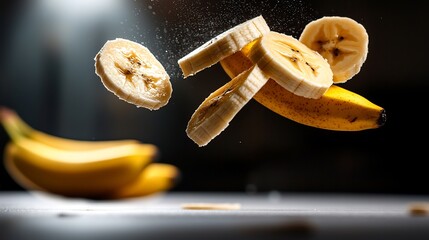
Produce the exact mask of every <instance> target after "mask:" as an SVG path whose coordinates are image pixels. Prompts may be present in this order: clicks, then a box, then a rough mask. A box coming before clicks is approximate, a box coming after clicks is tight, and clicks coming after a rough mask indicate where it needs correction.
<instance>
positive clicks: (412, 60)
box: [0, 0, 429, 194]
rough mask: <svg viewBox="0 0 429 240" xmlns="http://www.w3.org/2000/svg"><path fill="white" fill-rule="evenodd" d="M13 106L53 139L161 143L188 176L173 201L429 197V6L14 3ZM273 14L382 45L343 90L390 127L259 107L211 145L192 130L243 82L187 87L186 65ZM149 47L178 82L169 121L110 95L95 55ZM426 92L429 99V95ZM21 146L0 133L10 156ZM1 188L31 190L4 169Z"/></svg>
mask: <svg viewBox="0 0 429 240" xmlns="http://www.w3.org/2000/svg"><path fill="white" fill-rule="evenodd" d="M0 4H1V8H0V11H1V14H0V36H1V37H0V53H1V56H0V72H1V77H0V105H3V106H7V107H10V108H12V109H14V110H16V111H17V112H18V113H19V114H20V115H21V117H22V118H23V119H24V120H26V121H27V122H28V123H29V124H30V125H32V126H33V127H34V128H37V129H39V130H42V131H45V132H48V133H50V134H54V135H58V136H63V137H69V138H75V139H85V140H108V139H120V138H135V139H139V140H141V141H143V142H149V143H154V144H156V145H158V146H159V148H160V151H161V155H160V158H159V161H160V162H166V163H171V164H174V165H176V166H178V167H179V168H180V169H181V171H182V180H181V182H180V183H179V185H177V187H176V188H175V189H173V191H199V192H203V191H215V192H216V191H219V192H220V191H227V192H244V191H245V192H265V191H286V192H359V193H401V194H429V188H428V187H427V183H428V182H429V180H428V179H427V176H428V168H427V164H426V161H428V157H427V134H428V123H427V122H426V115H427V113H426V112H425V110H426V109H427V108H426V104H427V103H428V102H429V101H428V100H427V95H426V94H427V93H425V91H426V90H427V89H428V87H429V81H428V80H429V79H428V77H429V74H428V70H427V68H428V67H427V61H426V58H427V56H428V54H429V51H428V50H427V47H426V42H427V39H428V37H429V34H428V29H427V26H426V25H427V12H428V10H429V9H428V7H426V4H425V3H424V1H407V2H403V1H399V2H395V1H394V2H389V4H388V5H386V4H385V3H382V2H378V1H344V0H341V1H340V0H338V1H332V0H329V1H326V0H325V1H308V2H306V1H299V0H291V1H280V0H278V1H256V0H240V1H195V0H176V1H162V0H150V1H149V0H144V1H138V0H137V1H136V0H135V1H121V0H63V1H57V0H38V1H22V0H21V1H2V2H1V3H0ZM260 14H262V15H263V16H264V18H265V19H266V21H267V23H268V24H269V25H270V26H271V29H272V30H275V31H278V32H283V33H286V34H289V35H292V36H294V37H299V35H300V32H301V31H302V29H303V28H304V26H305V25H306V24H307V23H308V22H309V21H311V20H313V19H316V18H319V17H322V16H327V15H339V16H347V17H351V18H353V19H355V20H357V21H358V22H360V23H362V24H363V25H364V26H365V27H366V29H367V31H368V34H369V37H370V44H369V53H368V58H367V61H366V62H365V64H364V65H363V68H362V70H361V72H360V73H359V74H358V75H356V76H355V77H354V78H353V79H352V80H350V81H349V82H347V83H345V84H343V85H342V86H343V87H345V88H347V89H349V90H352V91H354V92H356V93H359V94H361V95H363V96H365V97H366V98H368V99H369V100H371V101H372V102H374V103H376V104H378V105H380V106H382V107H384V108H385V109H386V111H387V122H386V125H385V126H383V127H381V128H379V129H373V130H365V131H361V132H334V131H327V130H321V129H315V128H311V127H307V126H304V125H300V124H298V123H295V122H292V121H291V120H289V119H286V118H283V117H281V116H279V115H277V114H275V113H273V112H271V111H270V110H268V109H266V108H265V107H263V106H262V105H260V104H258V103H257V102H256V101H251V102H250V103H249V104H248V105H246V106H245V107H244V108H243V109H242V110H241V111H240V112H239V114H238V115H237V116H236V117H235V118H234V120H233V121H232V122H231V124H230V126H229V127H228V128H227V129H226V130H225V131H224V132H223V133H222V134H221V135H219V136H218V137H217V138H215V139H214V140H213V141H212V142H210V144H208V145H207V146H206V147H203V148H199V147H198V146H197V145H196V144H195V143H193V142H192V141H191V140H190V139H189V138H188V137H187V136H186V133H185V129H186V125H187V122H188V120H189V118H190V117H191V115H192V113H193V112H194V110H195V109H196V108H197V107H198V105H199V104H200V103H201V102H202V101H203V100H204V98H205V97H207V96H208V95H209V94H210V93H211V92H212V91H214V90H215V89H217V88H218V87H220V86H221V85H222V84H223V83H225V82H226V81H227V80H228V79H229V78H228V76H227V75H226V74H225V73H224V72H223V71H222V68H221V67H220V66H219V65H215V66H214V67H212V68H209V69H206V70H204V71H203V72H201V73H199V74H198V75H196V76H193V77H191V78H189V79H186V80H184V79H183V78H182V77H181V72H180V71H179V68H178V65H177V60H178V59H179V58H180V57H182V56H184V55H185V54H187V53H188V52H190V51H191V50H192V49H194V48H196V47H198V46H199V45H201V44H202V43H204V42H206V41H207V40H209V39H210V38H212V37H214V36H215V35H217V34H219V33H221V32H223V31H225V30H226V29H228V28H230V27H233V26H235V25H237V24H239V23H241V22H243V21H245V20H248V19H250V18H252V17H255V16H257V15H260ZM116 37H122V38H128V39H130V40H134V41H137V42H140V43H142V44H144V45H145V46H146V47H148V48H149V49H150V50H151V51H152V52H153V53H154V54H155V55H156V57H157V58H158V59H159V60H160V61H161V62H162V63H163V64H164V66H165V67H166V69H167V71H168V72H169V74H170V76H171V81H172V84H173V96H172V98H171V100H170V102H169V104H168V105H167V106H165V107H163V108H161V109H160V110H158V111H149V110H146V109H142V108H136V107H135V106H133V105H130V104H128V103H126V102H124V101H121V100H119V99H118V98H117V97H116V96H114V95H113V94H111V93H110V92H108V91H107V90H106V89H105V88H104V86H103V85H102V83H101V81H100V79H99V78H98V77H97V76H96V75H95V72H94V56H95V55H96V53H97V52H98V51H99V49H100V48H101V46H102V45H103V44H104V43H105V42H106V41H107V40H109V39H113V38H116ZM425 89H426V90H425ZM7 141H9V137H8V136H7V134H6V133H5V131H4V129H3V128H1V129H0V148H1V149H3V148H4V146H5V144H6V142H7ZM0 190H2V191H8V190H22V189H21V187H20V186H19V185H17V184H16V183H15V182H14V181H13V180H12V179H11V178H10V177H9V175H8V174H7V172H6V171H5V170H4V168H3V166H2V165H1V167H0Z"/></svg>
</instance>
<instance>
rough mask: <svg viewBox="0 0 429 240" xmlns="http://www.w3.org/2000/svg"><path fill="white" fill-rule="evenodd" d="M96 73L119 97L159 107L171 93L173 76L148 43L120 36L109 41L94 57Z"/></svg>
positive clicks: (155, 107)
mask: <svg viewBox="0 0 429 240" xmlns="http://www.w3.org/2000/svg"><path fill="white" fill-rule="evenodd" d="M95 62H96V63H95V68H96V73H97V75H98V76H99V77H100V78H101V81H102V82H103V84H104V86H105V87H106V88H107V89H108V90H109V91H111V92H112V93H114V94H115V95H116V96H118V97H119V98H120V99H122V100H124V101H126V102H128V103H131V104H134V105H136V106H137V107H144V108H147V109H150V110H157V109H159V108H161V107H163V106H165V105H166V104H167V103H168V101H169V99H170V97H171V94H172V91H173V90H172V87H171V83H170V77H169V75H168V73H167V72H166V71H165V69H164V67H163V66H162V64H161V63H160V62H159V61H158V60H157V59H156V58H155V56H154V55H153V54H152V53H151V52H150V51H149V49H147V48H146V47H145V46H143V45H141V44H138V43H136V42H133V41H130V40H126V39H122V38H117V39H115V40H109V41H107V42H106V43H105V44H104V46H103V47H102V49H101V50H100V51H99V52H98V53H97V55H96V57H95Z"/></svg>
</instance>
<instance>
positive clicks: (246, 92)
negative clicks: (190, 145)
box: [186, 65, 269, 147]
mask: <svg viewBox="0 0 429 240" xmlns="http://www.w3.org/2000/svg"><path fill="white" fill-rule="evenodd" d="M268 79H269V77H268V76H267V75H266V74H265V73H264V72H263V71H261V69H259V67H258V66H256V65H255V66H253V67H251V68H250V69H248V70H246V71H244V72H242V73H241V74H240V75H238V76H237V77H235V78H233V79H232V80H231V81H230V82H228V83H226V84H225V85H223V86H222V87H221V88H219V89H218V90H216V91H214V92H213V93H211V94H210V95H209V96H208V97H207V98H206V99H205V100H204V101H203V102H202V103H201V105H200V106H199V107H198V108H197V110H195V112H194V113H193V114H192V117H191V119H190V120H189V122H188V126H187V128H186V133H187V135H188V137H189V138H190V139H192V140H193V141H194V142H195V143H196V144H198V146H200V147H202V146H205V145H207V144H208V143H209V142H210V141H211V140H212V139H214V138H215V137H216V136H218V135H219V134H220V133H221V132H222V131H223V130H225V129H226V128H227V127H228V125H229V123H230V122H231V120H232V119H233V118H234V117H235V116H236V114H237V113H238V112H239V111H240V110H241V109H242V108H243V106H244V105H246V104H247V103H248V102H249V101H250V100H251V99H252V98H253V96H254V95H255V94H256V93H257V92H258V91H259V90H260V89H261V88H262V87H263V86H264V85H265V84H266V83H267V81H268Z"/></svg>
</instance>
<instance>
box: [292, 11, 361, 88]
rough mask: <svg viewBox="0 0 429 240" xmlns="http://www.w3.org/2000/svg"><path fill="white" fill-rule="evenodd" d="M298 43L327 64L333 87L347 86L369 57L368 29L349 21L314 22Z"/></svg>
mask: <svg viewBox="0 0 429 240" xmlns="http://www.w3.org/2000/svg"><path fill="white" fill-rule="evenodd" d="M299 40H300V41H301V42H302V43H304V44H305V45H307V46H308V47H309V48H311V49H313V50H315V51H317V52H319V53H320V54H321V55H322V56H323V57H324V58H326V59H327V60H328V62H329V64H330V65H331V68H332V71H333V73H334V83H344V82H346V81H348V80H349V79H351V78H352V77H353V76H354V75H356V74H357V73H358V72H359V71H360V69H361V67H362V65H363V63H364V62H365V60H366V57H367V54H368V43H369V38H368V34H367V32H366V30H365V28H364V27H363V26H362V25H361V24H359V23H358V22H356V21H355V20H353V19H351V18H348V17H337V16H327V17H322V18H319V19H317V20H314V21H312V22H310V23H309V24H307V25H306V26H305V28H304V30H303V32H302V33H301V36H300V38H299Z"/></svg>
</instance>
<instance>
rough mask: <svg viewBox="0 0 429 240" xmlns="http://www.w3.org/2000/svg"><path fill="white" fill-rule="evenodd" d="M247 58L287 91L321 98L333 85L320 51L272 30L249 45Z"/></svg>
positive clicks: (329, 70)
mask: <svg viewBox="0 0 429 240" xmlns="http://www.w3.org/2000/svg"><path fill="white" fill-rule="evenodd" d="M249 58H250V59H251V60H252V61H253V63H256V64H257V65H258V66H259V67H260V68H261V69H262V71H264V72H265V73H266V74H268V75H269V76H270V77H271V78H272V79H274V80H275V81H276V82H277V83H278V84H279V85H280V86H282V87H283V88H285V89H287V90H289V91H290V92H292V93H294V94H296V95H298V96H302V97H306V98H314V99H317V98H320V97H321V96H322V95H323V93H325V92H326V91H327V90H328V88H329V87H330V86H331V85H332V83H333V80H332V70H331V68H330V66H329V64H328V62H327V61H326V59H324V58H323V57H322V56H321V55H320V54H319V53H317V52H316V51H313V50H311V49H310V48H308V47H307V46H305V45H304V44H302V43H301V42H299V41H298V40H297V39H295V38H293V37H292V36H288V35H285V34H282V33H278V32H273V31H271V32H270V33H268V34H265V35H264V36H263V37H262V38H260V39H259V40H258V41H257V42H256V43H255V44H254V45H253V47H252V49H251V50H250V53H249Z"/></svg>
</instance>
